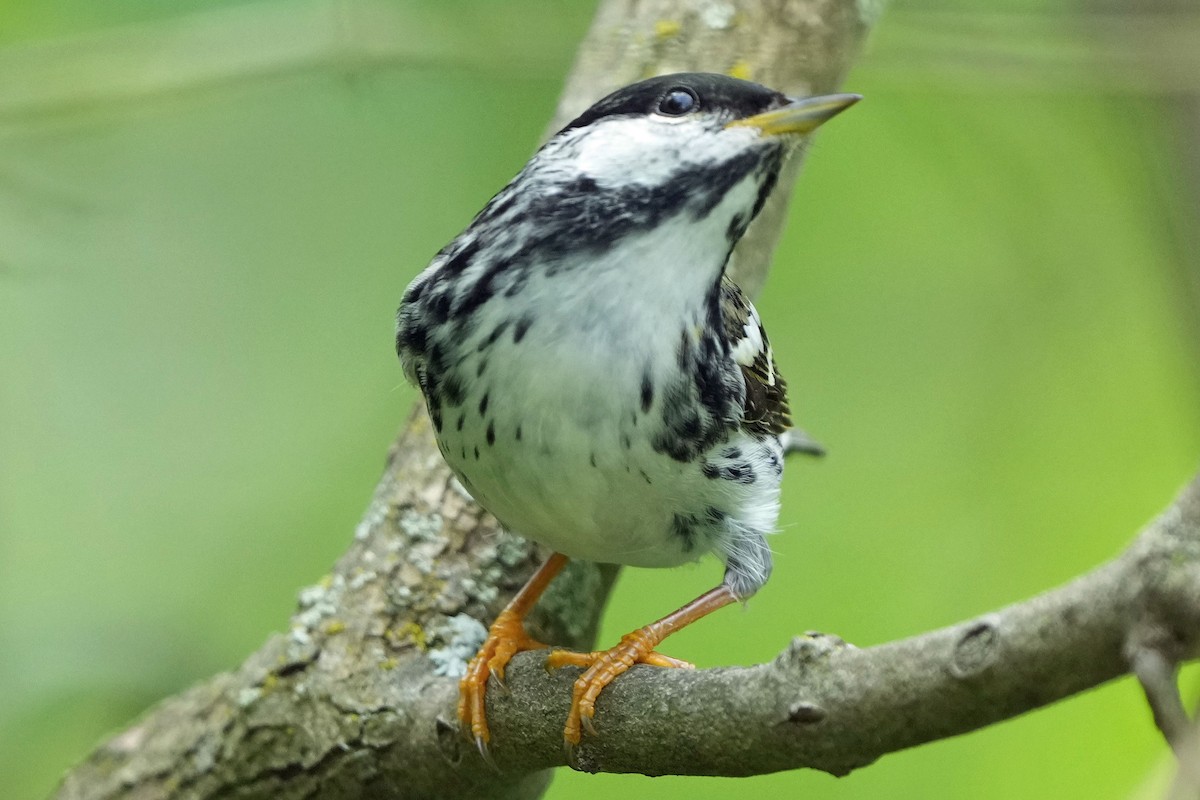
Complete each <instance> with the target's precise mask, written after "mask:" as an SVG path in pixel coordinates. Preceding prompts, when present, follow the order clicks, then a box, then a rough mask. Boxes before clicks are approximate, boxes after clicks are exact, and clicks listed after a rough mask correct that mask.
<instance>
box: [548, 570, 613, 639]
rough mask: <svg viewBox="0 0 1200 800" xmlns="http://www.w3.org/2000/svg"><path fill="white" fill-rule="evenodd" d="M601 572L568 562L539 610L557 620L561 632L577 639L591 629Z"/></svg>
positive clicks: (551, 586) (549, 589) (551, 585)
mask: <svg viewBox="0 0 1200 800" xmlns="http://www.w3.org/2000/svg"><path fill="white" fill-rule="evenodd" d="M599 591H600V572H599V571H598V570H596V569H595V567H594V566H593V565H592V564H589V563H587V562H574V561H573V562H570V563H568V564H567V566H566V568H565V569H564V571H563V574H562V575H561V576H560V577H559V578H558V579H557V580H555V581H554V582H553V583H551V584H550V587H549V588H548V589H547V590H546V593H545V594H544V595H542V599H541V600H540V601H538V606H539V607H540V611H541V612H542V613H544V614H546V615H548V616H550V617H554V618H556V619H558V620H559V622H558V624H559V625H560V626H561V628H562V631H563V632H564V633H566V634H567V635H568V636H569V637H571V639H573V640H578V639H579V638H580V637H582V636H584V634H586V633H587V631H588V630H590V629H591V627H592V623H593V620H592V617H593V615H594V613H595V608H594V604H595V599H596V596H597V595H598V593H599Z"/></svg>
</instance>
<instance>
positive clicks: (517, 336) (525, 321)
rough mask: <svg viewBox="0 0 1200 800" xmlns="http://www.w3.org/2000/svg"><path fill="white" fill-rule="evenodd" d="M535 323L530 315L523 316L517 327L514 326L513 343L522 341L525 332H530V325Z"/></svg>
mask: <svg viewBox="0 0 1200 800" xmlns="http://www.w3.org/2000/svg"><path fill="white" fill-rule="evenodd" d="M532 324H533V320H532V319H530V318H529V317H521V318H520V319H519V320H517V324H516V327H514V328H513V343H514V344H515V343H517V342H520V341H521V340H522V339H524V338H525V334H526V333H528V332H529V326H530V325H532Z"/></svg>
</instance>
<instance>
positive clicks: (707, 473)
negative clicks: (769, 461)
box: [700, 461, 758, 486]
mask: <svg viewBox="0 0 1200 800" xmlns="http://www.w3.org/2000/svg"><path fill="white" fill-rule="evenodd" d="M700 471H701V472H702V473H704V477H706V478H711V479H712V480H723V481H733V482H734V483H740V484H744V485H746V486H749V485H750V484H752V483H754V482H755V481H756V480H757V479H758V478H757V476H755V474H754V468H753V467H751V466H750V464H749V463H748V462H746V461H739V462H738V463H736V464H727V465H725V466H723V467H718V466H717V465H716V464H712V463H709V462H707V461H706V462H704V466H702V467H701V468H700Z"/></svg>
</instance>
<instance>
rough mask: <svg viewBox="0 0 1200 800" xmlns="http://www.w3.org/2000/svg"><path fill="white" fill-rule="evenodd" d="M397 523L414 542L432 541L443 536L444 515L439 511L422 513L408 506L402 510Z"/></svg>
mask: <svg viewBox="0 0 1200 800" xmlns="http://www.w3.org/2000/svg"><path fill="white" fill-rule="evenodd" d="M396 523H397V524H398V525H399V526H400V530H402V531H404V533H405V534H406V535H407V536H408V537H409V538H410V539H412V540H413V541H414V542H430V541H434V540H437V539H441V538H442V515H441V514H438V513H437V512H433V513H430V514H422V513H420V512H418V511H417V510H416V509H414V508H406V509H404V510H403V511H401V512H400V517H399V519H397V520H396Z"/></svg>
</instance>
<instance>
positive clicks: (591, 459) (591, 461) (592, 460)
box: [588, 453, 596, 467]
mask: <svg viewBox="0 0 1200 800" xmlns="http://www.w3.org/2000/svg"><path fill="white" fill-rule="evenodd" d="M588 463H589V464H591V465H592V466H593V467H594V466H596V454H595V453H592V454H591V455H590V456H588Z"/></svg>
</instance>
